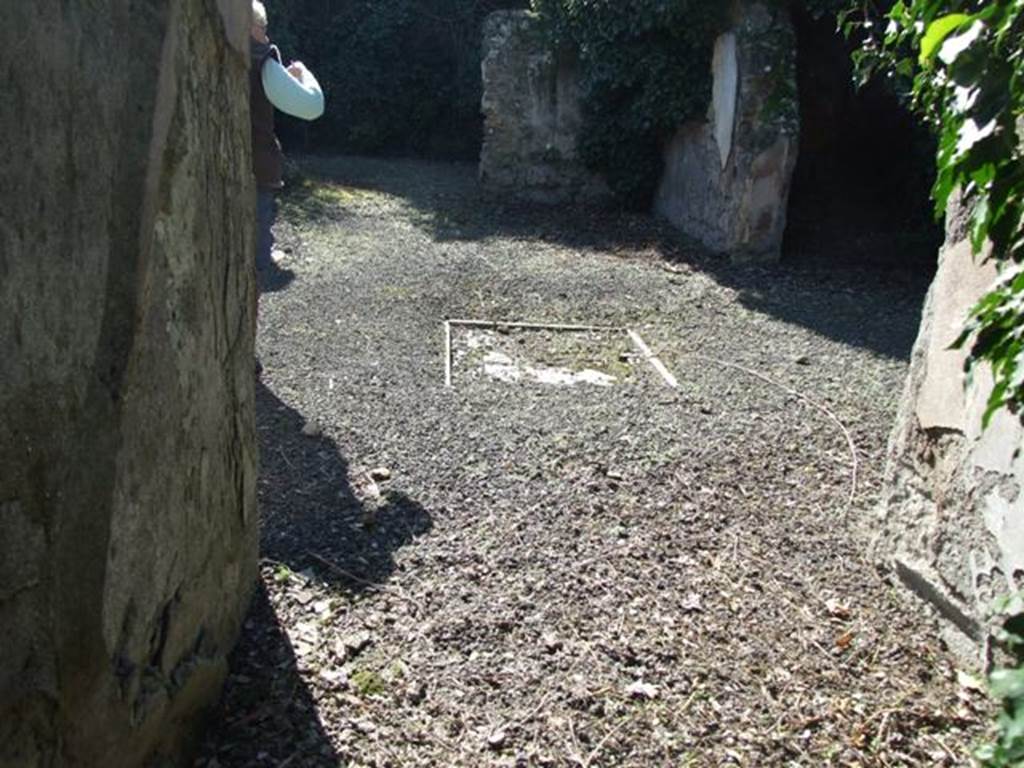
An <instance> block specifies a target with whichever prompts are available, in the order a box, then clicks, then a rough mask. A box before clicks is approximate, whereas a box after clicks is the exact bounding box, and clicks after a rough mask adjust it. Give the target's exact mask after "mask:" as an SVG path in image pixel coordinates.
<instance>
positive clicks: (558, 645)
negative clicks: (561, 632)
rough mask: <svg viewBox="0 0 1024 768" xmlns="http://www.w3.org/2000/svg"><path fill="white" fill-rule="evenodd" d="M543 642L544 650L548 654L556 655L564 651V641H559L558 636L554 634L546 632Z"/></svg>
mask: <svg viewBox="0 0 1024 768" xmlns="http://www.w3.org/2000/svg"><path fill="white" fill-rule="evenodd" d="M541 642H542V643H544V650H546V651H547V652H548V653H555V652H557V651H560V650H562V641H561V640H559V639H558V636H557V635H555V634H554V633H553V632H545V633H544V635H543V636H542V637H541Z"/></svg>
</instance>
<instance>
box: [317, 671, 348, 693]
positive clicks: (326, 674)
mask: <svg viewBox="0 0 1024 768" xmlns="http://www.w3.org/2000/svg"><path fill="white" fill-rule="evenodd" d="M320 679H321V680H323V681H324V682H325V683H326V684H327V686H328V687H329V688H343V687H344V686H345V684H346V683H347V682H348V676H347V675H346V674H345V673H344V672H342V671H341V670H340V669H321V670H320Z"/></svg>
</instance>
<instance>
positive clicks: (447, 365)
mask: <svg viewBox="0 0 1024 768" xmlns="http://www.w3.org/2000/svg"><path fill="white" fill-rule="evenodd" d="M453 327H462V328H491V329H497V328H508V329H513V328H519V329H522V330H528V331H565V332H568V333H624V334H626V335H627V336H628V337H629V339H630V341H632V342H633V346H634V347H635V348H636V351H637V352H639V353H640V356H641V357H643V358H644V359H645V360H646V361H647V362H648V363H650V365H651V367H652V368H653V369H654V370H655V372H656V373H657V374H658V376H660V377H661V380H662V381H664V382H665V385H666V386H669V387H671V388H672V389H678V388H679V382H678V381H677V380H676V377H675V376H673V375H672V373H671V372H670V371H669V370H668V368H666V367H665V365H664V363H662V362H661V360H659V359H658V357H657V355H655V354H654V353H653V352H652V351H651V348H650V347H648V346H647V344H646V342H644V340H643V338H642V337H641V336H640V334H639V333H638V332H636V331H634V330H632V329H630V328H625V327H623V326H619V325H567V324H564V323H526V322H518V321H505V320H465V319H449V320H445V321H444V385H445V386H446V387H449V388H451V387H453V386H454V384H453V383H452V328H453Z"/></svg>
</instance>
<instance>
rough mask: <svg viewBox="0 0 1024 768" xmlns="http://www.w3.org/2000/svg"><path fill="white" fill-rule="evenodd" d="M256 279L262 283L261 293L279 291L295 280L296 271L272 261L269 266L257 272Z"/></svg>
mask: <svg viewBox="0 0 1024 768" xmlns="http://www.w3.org/2000/svg"><path fill="white" fill-rule="evenodd" d="M256 279H257V280H258V281H259V284H260V293H277V292H279V291H283V290H285V289H286V288H287V287H288V286H289V285H291V284H292V283H293V282H294V281H295V273H294V272H293V271H292V270H290V269H281V267H279V266H277V264H273V263H271V265H270V266H269V267H267V268H266V269H263V270H261V271H259V272H257V273H256Z"/></svg>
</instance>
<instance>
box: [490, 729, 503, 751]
mask: <svg viewBox="0 0 1024 768" xmlns="http://www.w3.org/2000/svg"><path fill="white" fill-rule="evenodd" d="M506 741H508V735H507V734H506V733H505V732H504V731H501V730H498V731H494V733H492V734H491V735H490V736H488V737H487V746H488V747H490V748H491V749H501V748H502V747H504V746H505V742H506Z"/></svg>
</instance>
